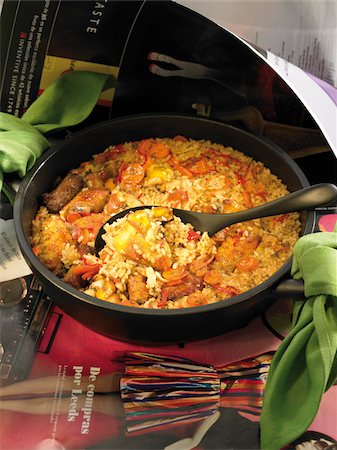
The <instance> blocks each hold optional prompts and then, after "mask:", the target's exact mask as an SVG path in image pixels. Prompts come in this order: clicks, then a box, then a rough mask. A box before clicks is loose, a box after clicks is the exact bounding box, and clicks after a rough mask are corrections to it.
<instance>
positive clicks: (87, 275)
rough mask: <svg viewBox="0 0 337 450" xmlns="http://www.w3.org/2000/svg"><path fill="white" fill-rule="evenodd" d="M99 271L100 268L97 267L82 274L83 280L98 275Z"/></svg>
mask: <svg viewBox="0 0 337 450" xmlns="http://www.w3.org/2000/svg"><path fill="white" fill-rule="evenodd" d="M98 271H99V269H97V270H96V269H95V270H92V271H91V272H86V273H84V274H83V275H82V279H83V280H89V279H90V278H92V277H93V276H94V275H96V273H97V272H98Z"/></svg>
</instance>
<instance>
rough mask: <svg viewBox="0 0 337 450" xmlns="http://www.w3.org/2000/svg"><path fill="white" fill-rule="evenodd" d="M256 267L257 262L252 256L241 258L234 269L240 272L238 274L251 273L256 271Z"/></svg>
mask: <svg viewBox="0 0 337 450" xmlns="http://www.w3.org/2000/svg"><path fill="white" fill-rule="evenodd" d="M258 266H259V260H258V259H257V258H255V257H254V256H251V257H249V258H243V259H241V260H240V261H238V262H237V263H236V268H237V269H238V270H240V272H251V271H252V270H255V269H257V267H258Z"/></svg>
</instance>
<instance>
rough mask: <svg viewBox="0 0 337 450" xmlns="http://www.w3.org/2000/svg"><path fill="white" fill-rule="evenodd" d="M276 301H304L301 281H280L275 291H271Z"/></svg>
mask: <svg viewBox="0 0 337 450" xmlns="http://www.w3.org/2000/svg"><path fill="white" fill-rule="evenodd" d="M273 295H274V297H275V299H276V300H278V299H285V298H292V299H304V298H305V296H304V283H303V280H293V279H285V280H282V281H281V282H280V283H279V284H278V286H277V287H276V289H274V290H273Z"/></svg>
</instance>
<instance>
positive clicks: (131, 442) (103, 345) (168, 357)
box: [0, 284, 337, 450]
mask: <svg viewBox="0 0 337 450" xmlns="http://www.w3.org/2000/svg"><path fill="white" fill-rule="evenodd" d="M36 288H37V286H36V284H34V286H33V289H36ZM30 289H31V290H30V292H32V287H31V288H30ZM289 314H290V309H289V303H288V302H285V301H284V300H282V302H280V303H279V304H277V305H275V306H274V307H273V308H272V310H270V311H268V314H267V315H266V317H265V319H264V323H263V322H262V321H261V319H257V320H255V321H253V322H252V323H251V324H250V325H248V326H247V327H245V328H243V329H241V330H238V331H233V332H231V333H228V334H226V335H224V336H221V337H218V338H212V339H208V340H203V341H198V342H194V343H193V342H192V343H186V344H185V345H180V346H177V345H170V346H164V347H163V346H158V347H156V346H153V345H152V346H143V345H139V344H138V345H137V344H134V343H125V342H120V341H116V340H113V339H110V338H107V337H104V336H101V335H98V334H96V333H95V332H93V331H91V330H89V329H87V328H85V327H84V326H83V325H81V324H80V323H78V322H76V321H75V320H73V319H71V318H70V317H69V316H67V315H66V314H64V313H63V312H62V311H61V310H59V309H57V308H56V309H53V311H52V313H51V315H50V316H49V319H48V322H47V326H46V329H45V331H44V334H43V338H42V339H40V340H39V341H38V342H37V343H34V345H31V347H30V348H29V347H28V346H27V345H26V346H25V350H24V351H23V350H22V351H21V350H20V349H17V354H16V356H17V358H16V359H17V362H16V363H15V364H14V365H13V366H12V367H11V370H9V371H7V373H6V374H5V372H4V370H3V368H4V362H2V364H1V368H2V371H1V372H0V417H1V423H2V424H3V426H2V427H1V431H0V443H1V446H2V448H6V450H12V449H13V450H16V449H18V448H20V449H21V450H32V449H34V450H38V449H41V450H46V449H54V450H56V449H59V450H60V449H66V450H72V449H109V450H112V449H115V448H116V449H123V448H129V449H131V448H134V449H137V450H143V449H144V450H148V449H150V448H153V449H156V450H160V449H161V450H163V449H167V450H178V449H184V450H186V449H192V448H195V447H197V448H199V449H203V450H208V449H212V448H222V449H227V448H228V449H229V448H231V449H242V448H249V449H254V448H256V449H258V448H260V444H259V417H260V413H261V402H262V397H263V391H264V387H265V382H266V377H267V375H268V370H269V366H270V361H271V358H272V356H273V352H274V350H275V349H276V348H277V346H278V345H279V343H280V338H281V339H282V334H283V333H285V332H286V330H287V326H288V324H289V320H290V316H289ZM253 335H254V336H258V339H255V340H254V339H253V340H252V339H251V336H253ZM29 336H31V335H30V333H28V335H27V337H28V338H29ZM32 341H33V337H30V339H26V340H25V342H31V344H32ZM34 347H36V349H37V353H35V350H34ZM23 355H25V358H24V361H25V364H24V365H23V363H22V361H21V362H20V360H21V359H22V358H23ZM29 360H31V361H30V362H29ZM20 366H21V369H20ZM28 368H31V369H30V371H28ZM191 374H192V375H191ZM6 375H7V378H6ZM336 401H337V386H334V387H333V388H331V389H330V390H329V392H328V393H327V394H326V395H325V396H324V398H323V401H322V404H321V407H320V410H319V412H318V414H317V416H316V419H315V421H314V423H313V424H312V425H311V426H310V428H309V429H308V430H307V432H306V433H305V434H304V435H303V436H301V437H299V438H298V439H297V441H296V442H294V443H292V444H290V445H289V446H288V447H287V448H289V449H296V450H299V449H301V448H303V447H302V446H305V445H315V444H316V445H317V446H318V445H319V444H321V445H324V447H328V446H331V448H333V445H335V444H336V439H337V434H336V429H335V418H336V415H335V404H336ZM18 424H20V426H18ZM14 436H15V437H14ZM313 448H316V446H315V447H313ZM319 448H321V447H319Z"/></svg>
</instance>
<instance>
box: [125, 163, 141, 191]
mask: <svg viewBox="0 0 337 450" xmlns="http://www.w3.org/2000/svg"><path fill="white" fill-rule="evenodd" d="M144 176H145V170H144V167H143V166H142V165H141V164H139V163H133V164H130V165H128V166H127V167H126V169H125V170H124V171H123V173H122V175H121V184H122V185H123V186H124V187H125V186H128V185H132V186H134V185H136V184H139V183H141V181H142V180H143V178H144Z"/></svg>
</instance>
